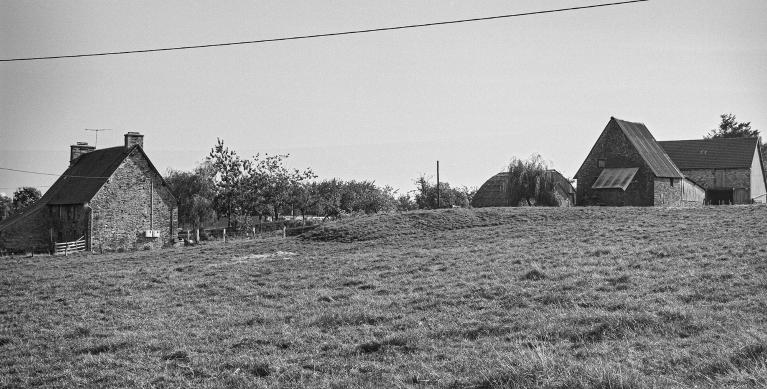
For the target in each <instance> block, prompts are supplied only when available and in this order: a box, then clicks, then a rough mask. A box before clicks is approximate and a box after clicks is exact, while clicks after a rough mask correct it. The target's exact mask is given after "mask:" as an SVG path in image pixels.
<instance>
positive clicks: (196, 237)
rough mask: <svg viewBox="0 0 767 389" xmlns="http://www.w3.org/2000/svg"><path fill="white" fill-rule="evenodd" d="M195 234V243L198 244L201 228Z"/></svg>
mask: <svg viewBox="0 0 767 389" xmlns="http://www.w3.org/2000/svg"><path fill="white" fill-rule="evenodd" d="M195 234H196V235H197V236H195V239H194V241H195V242H197V243H200V229H199V228H198V229H196V230H195Z"/></svg>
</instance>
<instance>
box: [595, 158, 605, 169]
mask: <svg viewBox="0 0 767 389" xmlns="http://www.w3.org/2000/svg"><path fill="white" fill-rule="evenodd" d="M597 167H598V168H600V169H604V167H605V160H604V159H602V158H600V159H597Z"/></svg>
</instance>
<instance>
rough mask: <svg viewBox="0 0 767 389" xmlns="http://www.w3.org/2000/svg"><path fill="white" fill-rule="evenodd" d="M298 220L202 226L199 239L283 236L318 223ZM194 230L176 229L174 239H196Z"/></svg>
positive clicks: (181, 240) (309, 228)
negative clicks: (274, 234)
mask: <svg viewBox="0 0 767 389" xmlns="http://www.w3.org/2000/svg"><path fill="white" fill-rule="evenodd" d="M301 224H302V223H300V222H295V221H294V222H291V221H285V220H281V221H277V222H269V223H261V224H256V225H251V226H247V227H240V228H236V229H235V228H202V229H200V239H201V240H208V239H212V240H219V239H224V235H226V239H232V238H234V239H243V238H245V239H252V238H255V237H256V236H261V234H269V233H278V234H281V235H283V236H295V235H300V234H302V233H304V232H306V231H309V230H311V229H314V228H317V227H318V226H319V224H309V225H306V226H302V225H301ZM196 237H197V232H196V230H178V231H177V235H176V239H177V240H178V241H179V242H183V241H184V240H196Z"/></svg>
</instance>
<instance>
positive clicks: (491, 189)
mask: <svg viewBox="0 0 767 389" xmlns="http://www.w3.org/2000/svg"><path fill="white" fill-rule="evenodd" d="M546 174H548V175H549V176H550V177H549V178H550V179H551V180H553V182H554V196H555V197H556V198H557V200H558V202H559V205H560V206H561V207H572V206H575V188H573V185H572V184H571V183H570V180H568V179H567V178H565V177H564V176H563V175H562V174H561V173H559V172H558V171H556V170H548V171H546ZM509 185H510V183H509V173H508V172H501V173H498V174H496V175H494V176H492V177H490V179H489V180H487V181H485V183H484V184H482V186H480V187H479V189H478V190H477V193H476V194H474V198H472V200H471V206H472V207H475V208H480V207H509V206H512V205H516V204H511V203H510V195H509V189H510V187H509ZM523 205H527V203H525V204H523Z"/></svg>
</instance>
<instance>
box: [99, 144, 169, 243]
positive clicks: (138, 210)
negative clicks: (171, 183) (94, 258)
mask: <svg viewBox="0 0 767 389" xmlns="http://www.w3.org/2000/svg"><path fill="white" fill-rule="evenodd" d="M152 193H154V194H153V195H152ZM150 198H153V201H152V206H151V207H150ZM90 207H91V209H92V212H93V227H92V230H93V238H92V249H93V250H95V251H100V250H136V249H148V248H160V247H162V246H164V245H167V244H169V243H170V242H171V241H172V239H173V234H172V232H174V233H175V228H177V227H178V213H177V211H176V210H175V208H176V206H175V200H174V199H173V196H172V195H171V194H170V191H169V188H167V187H166V186H164V185H163V183H162V179H161V178H160V177H159V175H157V174H155V173H154V171H153V170H152V168H151V167H150V166H149V163H148V161H147V160H146V159H145V158H144V156H143V154H141V152H139V151H138V150H134V151H133V153H131V155H130V156H128V157H127V158H126V159H125V161H124V162H123V163H122V165H120V167H119V168H117V170H115V172H114V174H113V175H112V177H111V178H110V179H109V180H108V181H107V182H106V183H105V184H104V186H103V187H102V188H101V190H99V192H98V193H97V194H96V196H94V198H93V199H92V201H91V202H90ZM152 209H153V210H152ZM150 229H153V230H159V231H160V237H159V238H146V237H145V235H144V233H145V231H146V230H150ZM171 230H173V231H171Z"/></svg>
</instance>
